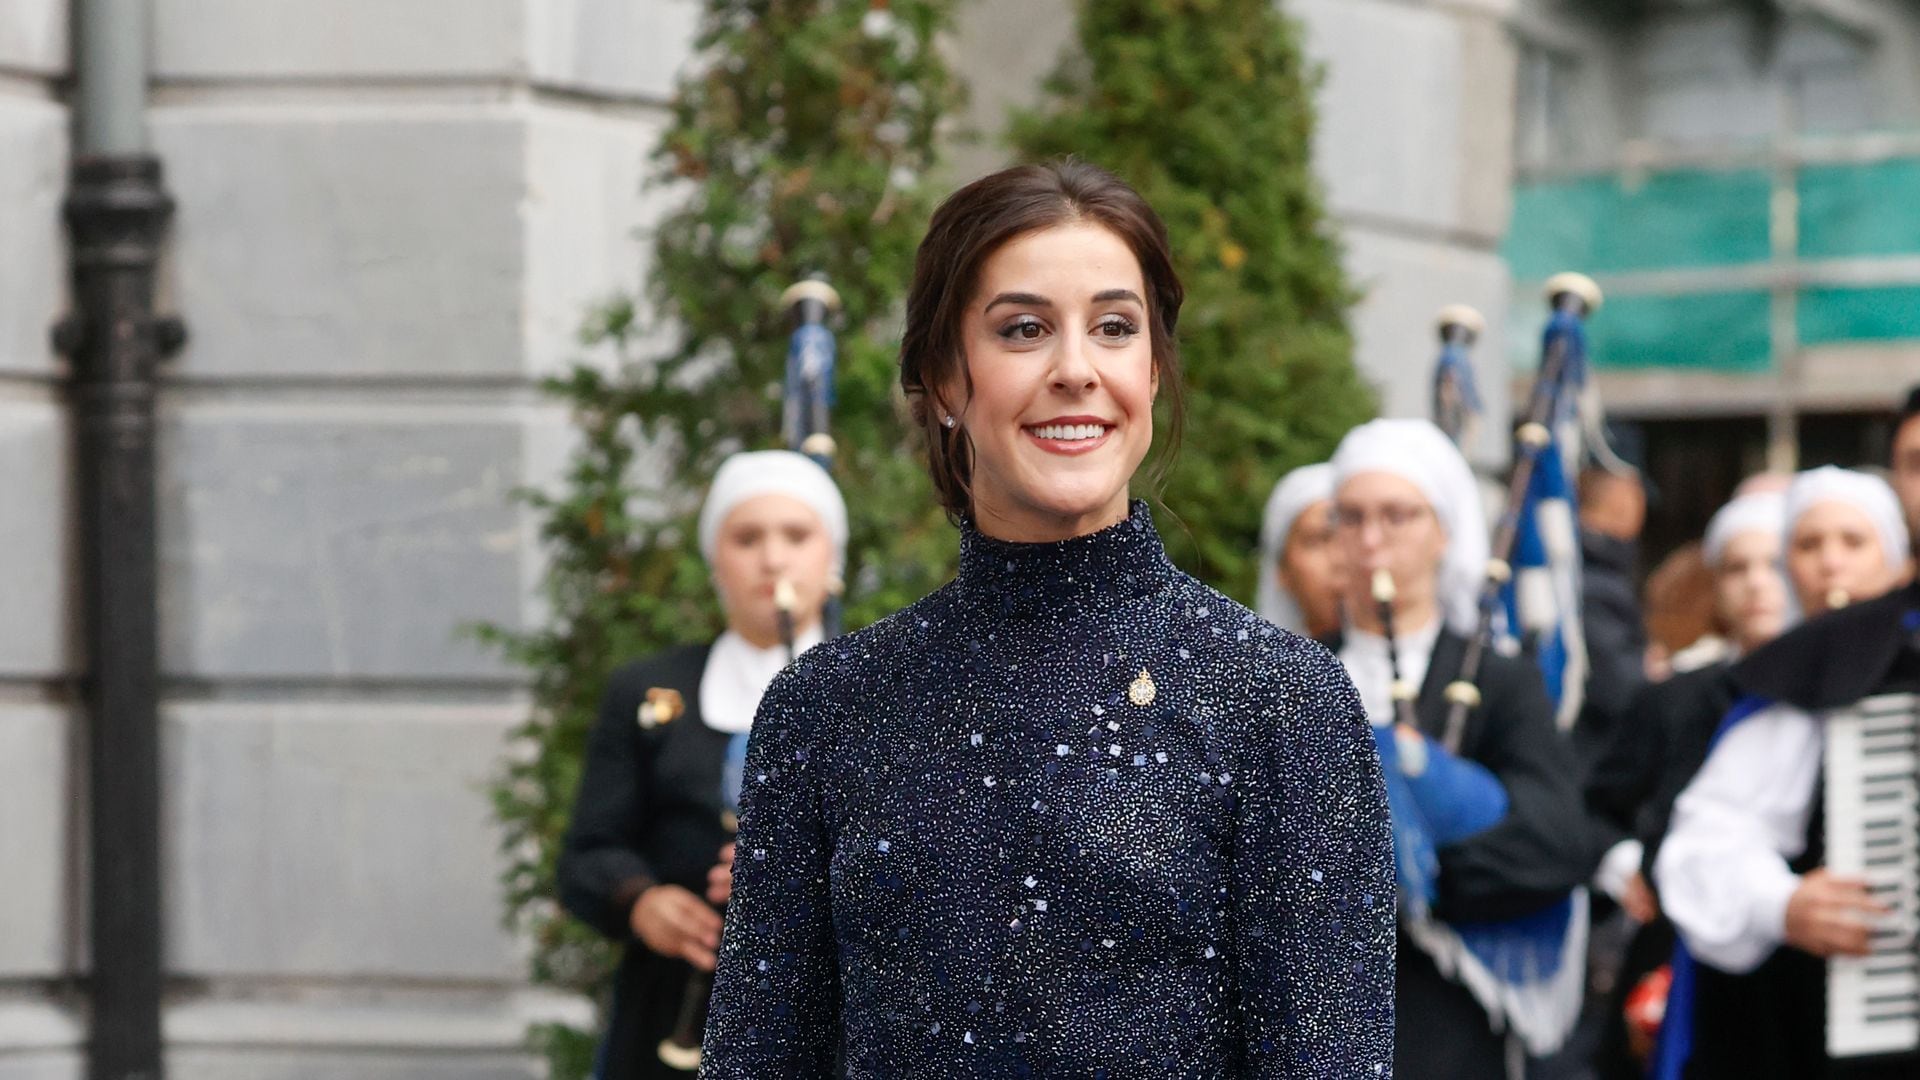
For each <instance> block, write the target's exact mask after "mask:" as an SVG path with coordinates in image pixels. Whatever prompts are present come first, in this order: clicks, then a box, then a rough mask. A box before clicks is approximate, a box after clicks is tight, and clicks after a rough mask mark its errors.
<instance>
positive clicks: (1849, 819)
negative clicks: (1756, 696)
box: [1823, 694, 1920, 1075]
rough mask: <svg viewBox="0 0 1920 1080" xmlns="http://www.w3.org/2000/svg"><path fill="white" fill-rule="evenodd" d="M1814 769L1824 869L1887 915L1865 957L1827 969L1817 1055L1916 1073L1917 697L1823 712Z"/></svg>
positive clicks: (1919, 914)
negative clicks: (1820, 793)
mask: <svg viewBox="0 0 1920 1080" xmlns="http://www.w3.org/2000/svg"><path fill="white" fill-rule="evenodd" d="M1824 768H1825V788H1826V791H1825V803H1824V806H1823V810H1824V813H1825V815H1826V865H1827V868H1828V869H1829V870H1830V871H1832V872H1833V874H1834V875H1835V876H1845V877H1852V878H1859V879H1862V880H1864V881H1866V882H1867V884H1868V887H1869V888H1870V889H1871V890H1872V892H1873V895H1874V897H1875V898H1876V899H1877V900H1879V901H1880V903H1881V904H1883V905H1884V906H1886V907H1887V908H1888V909H1889V910H1890V911H1891V912H1892V914H1891V915H1889V916H1887V917H1886V918H1885V919H1884V920H1883V921H1882V922H1881V923H1880V924H1879V925H1878V926H1876V928H1875V929H1874V932H1873V936H1872V942H1871V946H1870V949H1871V952H1870V954H1869V955H1867V956H1858V957H1855V956H1843V957H1835V958H1833V959H1831V960H1829V961H1828V962H1827V1055H1828V1057H1830V1058H1832V1059H1835V1060H1843V1059H1853V1060H1862V1059H1879V1058H1891V1059H1894V1060H1904V1058H1903V1055H1913V1056H1914V1060H1915V1062H1916V1064H1917V1065H1920V938H1917V937H1916V934H1915V924H1916V921H1917V920H1920V695H1915V694H1881V695H1878V696H1875V697H1870V698H1865V699H1863V700H1861V701H1859V702H1858V703H1856V704H1854V705H1853V706H1851V707H1849V708H1845V709H1836V710H1834V711H1832V712H1830V713H1828V714H1827V716H1826V758H1825V766H1824ZM1915 1075H1920V1073H1916V1074H1915Z"/></svg>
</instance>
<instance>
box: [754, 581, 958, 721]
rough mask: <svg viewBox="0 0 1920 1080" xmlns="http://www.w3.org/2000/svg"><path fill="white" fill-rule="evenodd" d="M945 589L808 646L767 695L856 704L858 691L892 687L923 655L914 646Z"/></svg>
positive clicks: (859, 693) (932, 618) (917, 642)
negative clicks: (855, 628) (870, 621)
mask: <svg viewBox="0 0 1920 1080" xmlns="http://www.w3.org/2000/svg"><path fill="white" fill-rule="evenodd" d="M945 591H946V590H944V589H942V590H937V591H935V592H934V593H932V594H930V595H929V596H927V597H925V598H923V599H921V600H919V601H917V602H915V603H913V604H910V605H908V606H907V607H904V608H901V609H900V610H899V611H896V612H894V613H893V614H891V615H888V616H886V617H884V618H882V619H880V620H878V621H877V622H874V623H871V624H869V625H867V626H864V627H861V628H860V629H858V630H853V631H850V632H848V633H845V634H842V635H840V636H839V637H836V638H830V639H828V640H826V641H823V642H821V643H820V644H818V645H815V646H814V647H813V648H811V649H808V650H807V651H806V652H804V653H802V654H800V657H799V659H797V660H795V661H794V662H793V663H792V664H790V665H788V666H787V668H786V669H785V670H784V671H782V672H781V673H780V674H779V675H778V676H776V677H775V678H774V681H773V684H772V685H771V686H770V687H768V689H767V693H768V695H769V696H773V695H776V694H781V693H786V694H797V695H803V696H804V697H805V698H806V699H807V700H810V701H826V702H857V700H858V698H859V696H860V695H861V694H862V693H863V692H867V691H870V690H872V689H876V688H878V687H881V686H887V685H896V684H897V681H898V680H899V679H900V678H902V677H903V676H905V675H906V674H907V673H908V672H910V671H911V670H913V668H914V666H915V660H916V658H918V659H922V660H923V659H924V653H923V652H921V651H919V650H920V647H921V645H922V644H923V643H924V640H925V638H926V636H927V632H928V628H929V626H930V625H931V624H932V622H933V620H934V618H935V617H936V612H937V611H938V610H939V608H940V606H941V600H942V597H943V594H944V593H945Z"/></svg>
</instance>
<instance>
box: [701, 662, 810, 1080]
mask: <svg viewBox="0 0 1920 1080" xmlns="http://www.w3.org/2000/svg"><path fill="white" fill-rule="evenodd" d="M804 667H805V665H804V663H803V665H802V668H789V669H787V671H785V672H783V673H782V674H781V675H780V676H779V677H777V678H776V679H775V680H774V682H773V685H772V686H770V687H768V688H767V693H766V696H765V697H764V698H762V699H761V702H760V711H759V713H758V714H757V715H756V717H755V719H754V724H753V734H752V736H751V738H750V739H749V741H748V744H747V766H746V781H745V784H744V785H743V788H742V791H741V814H740V834H739V838H738V840H737V841H736V846H735V851H736V854H735V857H734V873H733V899H732V901H731V902H730V903H729V904H728V905H727V921H726V929H725V931H724V933H723V934H722V937H721V942H720V956H719V967H718V970H717V971H716V972H715V974H714V985H713V1003H712V1007H711V1012H710V1013H709V1015H708V1019H707V1030H706V1039H705V1054H704V1058H703V1060H702V1062H701V1066H700V1075H701V1076H702V1077H704V1078H707V1080H719V1078H739V1080H747V1078H752V1080H762V1078H766V1077H782V1078H790V1080H812V1078H821V1080H825V1078H826V1077H827V1076H828V1075H829V1073H830V1071H831V1069H832V1066H833V1060H834V1051H835V1049H836V1043H837V1040H838V1037H839V1036H838V1032H839V1021H838V1017H837V1015H836V1011H837V1001H838V997H839V987H838V979H839V968H838V963H837V960H836V954H835V950H834V938H833V918H832V904H831V898H830V896H829V894H828V860H829V857H830V855H831V850H830V848H831V844H830V841H829V839H828V836H827V833H826V830H825V823H824V818H823V815H822V802H823V792H822V788H821V784H820V768H821V767H822V764H823V763H824V762H825V760H826V753H827V751H825V750H823V749H822V743H823V740H822V739H821V738H820V732H821V728H822V726H823V723H824V721H825V714H826V713H827V711H828V710H829V709H830V707H831V706H830V703H829V702H828V701H827V699H826V698H825V696H824V695H823V694H822V693H821V691H820V690H819V688H818V684H817V682H815V681H813V680H809V679H808V678H807V677H806V676H805V675H804V674H803V673H802V670H803V669H804Z"/></svg>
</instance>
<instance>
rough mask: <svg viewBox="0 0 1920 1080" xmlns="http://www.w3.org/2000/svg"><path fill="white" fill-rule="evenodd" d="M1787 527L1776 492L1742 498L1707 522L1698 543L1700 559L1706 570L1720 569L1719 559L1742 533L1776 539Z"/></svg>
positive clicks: (1784, 507) (1781, 500)
mask: <svg viewBox="0 0 1920 1080" xmlns="http://www.w3.org/2000/svg"><path fill="white" fill-rule="evenodd" d="M1786 523H1787V499H1786V496H1785V495H1782V494H1781V493H1780V492H1777V491H1763V492H1760V493H1758V494H1754V495H1742V496H1740V497H1738V498H1736V499H1734V500H1733V501H1731V502H1729V503H1727V505H1725V506H1723V507H1721V508H1720V509H1719V510H1718V511H1717V512H1716V513H1715V514H1714V515H1713V520H1712V521H1709V522H1707V535H1706V537H1705V539H1703V540H1702V541H1701V543H1700V547H1701V552H1700V553H1701V555H1703V556H1704V557H1705V558H1706V560H1707V566H1708V568H1709V569H1713V570H1718V569H1720V557H1721V556H1722V555H1724V554H1726V551H1727V545H1728V544H1729V543H1731V542H1732V541H1733V538H1734V537H1736V536H1739V535H1740V534H1741V533H1745V532H1764V533H1772V534H1773V535H1775V536H1778V535H1780V530H1781V529H1782V528H1784V527H1785V526H1786Z"/></svg>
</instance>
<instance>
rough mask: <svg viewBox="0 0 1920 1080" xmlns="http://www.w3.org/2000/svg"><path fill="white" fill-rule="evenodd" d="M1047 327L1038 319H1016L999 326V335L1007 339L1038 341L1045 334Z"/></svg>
mask: <svg viewBox="0 0 1920 1080" xmlns="http://www.w3.org/2000/svg"><path fill="white" fill-rule="evenodd" d="M1046 332H1047V328H1046V327H1045V326H1044V325H1042V324H1041V322H1040V320H1039V319H1033V318H1027V319H1017V320H1015V321H1013V322H1010V323H1008V324H1007V325H1006V326H1004V327H1001V329H1000V336H1001V337H1003V338H1005V339H1007V340H1008V341H1039V340H1040V339H1041V338H1042V337H1044V336H1046Z"/></svg>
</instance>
